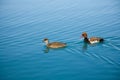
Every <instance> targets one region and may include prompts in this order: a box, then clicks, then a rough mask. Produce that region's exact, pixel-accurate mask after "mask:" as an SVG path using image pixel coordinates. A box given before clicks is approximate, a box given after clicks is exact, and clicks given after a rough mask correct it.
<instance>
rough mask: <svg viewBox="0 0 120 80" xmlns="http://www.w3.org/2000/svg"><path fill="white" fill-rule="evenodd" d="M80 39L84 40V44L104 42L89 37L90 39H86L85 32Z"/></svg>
mask: <svg viewBox="0 0 120 80" xmlns="http://www.w3.org/2000/svg"><path fill="white" fill-rule="evenodd" d="M82 37H83V38H84V42H86V43H90V44H94V43H99V42H103V41H104V39H103V38H100V37H91V38H89V39H88V37H87V33H86V32H83V33H82Z"/></svg>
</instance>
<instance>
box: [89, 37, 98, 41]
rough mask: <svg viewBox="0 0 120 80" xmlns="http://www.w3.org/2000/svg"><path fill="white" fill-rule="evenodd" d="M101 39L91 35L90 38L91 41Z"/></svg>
mask: <svg viewBox="0 0 120 80" xmlns="http://www.w3.org/2000/svg"><path fill="white" fill-rule="evenodd" d="M99 40H100V38H99V37H91V38H90V39H89V41H99Z"/></svg>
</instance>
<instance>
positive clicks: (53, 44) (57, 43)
mask: <svg viewBox="0 0 120 80" xmlns="http://www.w3.org/2000/svg"><path fill="white" fill-rule="evenodd" d="M43 41H44V42H45V44H46V46H47V47H48V48H62V47H65V46H66V44H65V43H61V42H52V43H49V40H48V39H47V38H45V39H44V40H43Z"/></svg>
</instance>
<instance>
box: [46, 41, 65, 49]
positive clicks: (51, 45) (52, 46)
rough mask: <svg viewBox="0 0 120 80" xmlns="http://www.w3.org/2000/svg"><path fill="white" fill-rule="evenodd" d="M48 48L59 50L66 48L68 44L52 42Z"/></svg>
mask: <svg viewBox="0 0 120 80" xmlns="http://www.w3.org/2000/svg"><path fill="white" fill-rule="evenodd" d="M48 46H49V47H51V48H59V47H65V46H66V44H65V43H61V42H52V43H49V44H48Z"/></svg>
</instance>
